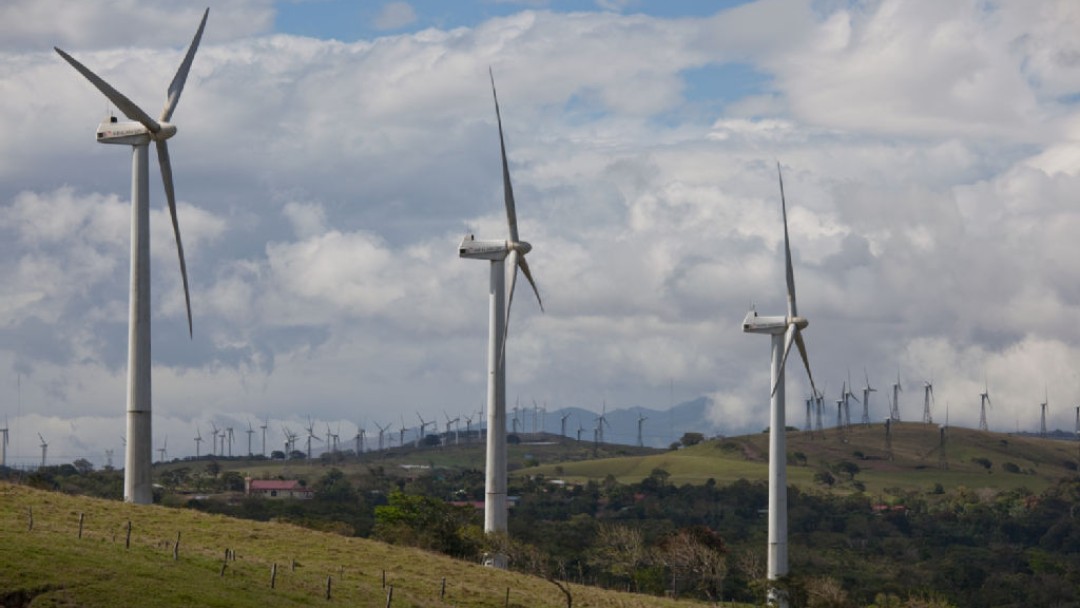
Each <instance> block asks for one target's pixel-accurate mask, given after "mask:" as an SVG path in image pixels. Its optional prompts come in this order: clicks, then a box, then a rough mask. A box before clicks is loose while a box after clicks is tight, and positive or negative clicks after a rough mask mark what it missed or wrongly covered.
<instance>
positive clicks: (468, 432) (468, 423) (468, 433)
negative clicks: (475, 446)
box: [458, 416, 472, 443]
mask: <svg viewBox="0 0 1080 608" xmlns="http://www.w3.org/2000/svg"><path fill="white" fill-rule="evenodd" d="M458 428H459V429H460V428H461V426H460V425H458ZM465 443H472V416H465Z"/></svg>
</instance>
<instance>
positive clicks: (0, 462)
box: [0, 416, 9, 467]
mask: <svg viewBox="0 0 1080 608" xmlns="http://www.w3.org/2000/svg"><path fill="white" fill-rule="evenodd" d="M8 430H9V429H8V421H7V416H4V428H2V429H0V467H6V466H7V446H8Z"/></svg>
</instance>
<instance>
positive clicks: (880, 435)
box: [516, 422, 1078, 494]
mask: <svg viewBox="0 0 1080 608" xmlns="http://www.w3.org/2000/svg"><path fill="white" fill-rule="evenodd" d="M891 439H892V449H891V455H890V452H889V450H887V448H886V443H885V429H884V425H882V424H872V425H869V426H866V427H863V426H861V425H859V426H853V427H851V428H849V429H846V430H845V431H844V432H842V433H841V432H838V431H837V430H836V429H827V430H826V432H825V433H824V434H821V433H813V434H811V433H806V432H800V431H791V432H789V433H788V437H787V443H788V464H789V466H788V469H787V471H788V481H789V483H791V484H793V485H797V486H800V487H803V488H810V487H819V488H820V487H821V484H820V482H819V481H818V480H816V479H815V478H816V477H817V476H818V474H819V473H821V472H823V471H832V472H833V474H834V476H835V477H836V478H837V483H836V485H835V489H838V490H843V489H845V488H846V489H852V484H851V483H850V482H851V481H852V480H851V479H850V477H849V475H848V474H846V473H843V472H842V469H840V468H839V465H840V464H841V463H843V462H848V463H852V464H854V465H856V467H857V469H858V471H857V473H855V475H854V480H857V481H859V482H861V483H862V484H863V486H864V487H865V491H866V492H871V493H875V494H877V493H889V490H890V489H899V490H904V491H930V490H932V489H933V488H934V486H935V485H936V484H941V485H942V487H943V488H944V489H945V490H949V489H953V488H956V487H959V486H966V487H968V488H980V487H992V488H996V489H1002V490H1007V489H1014V488H1019V487H1027V488H1028V489H1030V490H1032V491H1036V492H1038V491H1041V490H1044V489H1045V488H1047V487H1049V486H1050V485H1051V484H1053V483H1054V482H1055V481H1056V480H1058V479H1061V478H1063V477H1068V476H1071V475H1075V474H1076V465H1077V458H1078V453H1077V448H1078V446H1077V444H1076V443H1075V442H1068V441H1058V440H1051V439H1039V438H1037V437H1028V436H1016V435H1008V434H1004V433H986V432H981V431H976V430H972V429H964V428H959V427H953V428H950V429H948V431H947V434H946V439H945V447H944V457H942V448H941V435H940V432H939V427H938V426H937V425H933V424H922V423H913V422H912V423H907V422H905V423H899V424H894V425H892V429H891ZM987 464H989V465H990V466H989V467H987V466H986V465H987ZM654 469H663V470H665V471H667V472H668V473H669V474H670V477H669V481H670V482H672V483H676V484H683V483H694V484H699V483H704V482H705V481H706V480H708V479H710V478H711V479H715V480H716V482H717V483H719V484H721V485H724V484H727V483H731V482H734V481H737V480H738V479H747V480H751V481H754V480H765V479H767V478H768V434H765V433H761V434H756V435H745V436H741V437H730V438H726V439H714V440H710V441H706V442H703V443H701V444H698V445H696V446H693V447H690V448H686V449H682V450H677V451H668V452H663V453H659V454H653V455H646V456H627V457H620V458H606V459H600V460H590V461H581V462H567V463H561V464H559V465H542V466H539V467H532V468H527V469H522V470H520V471H517V472H516V473H518V474H523V475H531V474H537V473H539V474H544V475H546V476H549V477H562V478H565V479H568V480H572V481H584V480H588V479H603V478H604V477H606V476H607V475H614V476H615V478H616V479H618V480H619V481H620V482H623V483H629V482H639V481H641V480H642V479H644V478H645V477H647V476H648V475H649V474H650V473H651V472H652V471H653V470H654Z"/></svg>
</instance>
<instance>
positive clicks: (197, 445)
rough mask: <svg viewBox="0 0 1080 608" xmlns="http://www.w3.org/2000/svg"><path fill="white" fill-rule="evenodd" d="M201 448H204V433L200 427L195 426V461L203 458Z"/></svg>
mask: <svg viewBox="0 0 1080 608" xmlns="http://www.w3.org/2000/svg"><path fill="white" fill-rule="evenodd" d="M201 447H202V431H200V430H199V427H198V426H197V425H196V426H195V460H198V459H199V456H202V454H200V448H201Z"/></svg>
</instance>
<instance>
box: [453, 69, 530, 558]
mask: <svg viewBox="0 0 1080 608" xmlns="http://www.w3.org/2000/svg"><path fill="white" fill-rule="evenodd" d="M489 75H490V76H491V93H492V96H493V97H494V99H495V120H496V122H497V123H498V126H499V150H500V152H501V155H502V177H503V201H504V203H505V205H506V223H507V227H508V229H509V230H508V232H509V234H508V239H507V240H502V241H496V240H491V241H478V240H476V239H475V237H474V236H473V235H469V236H467V237H465V238H464V239H463V240H462V241H461V245H460V246H459V247H458V255H459V256H460V257H463V258H469V259H474V260H487V261H489V262H490V263H491V264H490V266H491V268H490V270H491V275H490V286H489V300H488V302H489V327H488V390H487V410H488V436H487V458H486V463H485V467H484V469H485V470H484V473H485V480H484V496H485V499H484V532H485V533H488V534H503V533H505V532H506V530H507V521H506V518H507V510H506V337H507V333H508V331H509V326H510V325H509V319H510V309H511V305H512V304H513V301H514V287H515V285H516V284H517V276H518V273H517V271H518V269H521V271H522V273H523V274H524V275H525V278H526V279H527V280H528V281H529V284H530V285H531V286H532V288H533V292H534V293H535V294H536V299H537V301H538V302H540V309H541V310H543V307H544V305H543V302H542V301H541V300H540V291H539V290H538V289H537V287H536V282H535V281H534V280H533V277H532V272H531V271H530V270H529V264H528V262H526V261H525V255H526V254H527V253H529V251H531V250H532V245H530V244H529V243H527V242H525V241H522V240H521V238H520V237H519V236H518V226H517V211H516V209H515V204H514V189H513V186H512V185H511V183H510V166H509V164H508V162H507V160H506V142H505V140H504V138H503V130H502V115H501V114H500V112H499V98H498V95H497V94H496V92H495V75H494V73H491V72H490V70H489ZM507 265H509V271H508V270H507V268H506V266H507ZM507 275H509V277H508V276H507ZM507 278H509V279H510V289H509V290H507V289H506V279H507ZM488 563H490V565H492V566H494V567H496V568H506V566H507V558H506V556H505V555H501V554H494V555H492V556H491V559H490V560H488Z"/></svg>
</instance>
